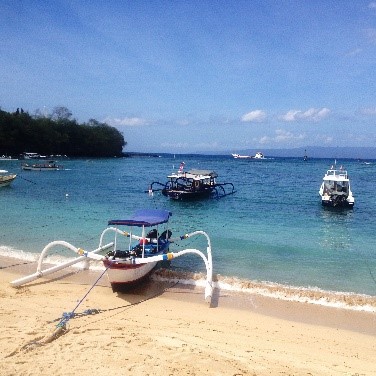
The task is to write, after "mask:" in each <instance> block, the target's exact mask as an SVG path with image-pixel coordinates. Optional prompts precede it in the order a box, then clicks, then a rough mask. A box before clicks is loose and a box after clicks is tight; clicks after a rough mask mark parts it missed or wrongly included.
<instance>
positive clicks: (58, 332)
mask: <svg viewBox="0 0 376 376" xmlns="http://www.w3.org/2000/svg"><path fill="white" fill-rule="evenodd" d="M106 271H107V268H106V269H105V270H104V271H103V273H102V274H101V275H100V276H99V278H98V279H97V280H96V281H95V282H94V284H93V285H92V286H91V287H90V289H89V290H88V291H87V293H86V294H85V295H84V297H83V298H82V299H81V300H80V301H79V302H78V303H77V305H76V307H74V309H73V311H72V312H64V313H63V316H62V318H61V319H60V321H59V323H58V324H57V325H56V326H55V329H54V331H53V332H52V333H51V334H49V335H46V336H44V337H40V338H36V339H34V340H32V341H29V342H28V343H26V344H25V345H23V346H21V347H19V348H17V349H16V350H14V351H12V352H11V353H10V354H8V355H6V356H5V358H9V357H11V356H13V355H16V354H17V353H19V352H20V351H26V352H28V351H30V350H33V349H34V348H36V347H39V346H44V345H46V344H48V343H51V342H53V341H54V340H55V339H57V338H59V337H60V336H62V335H63V334H65V333H67V332H68V330H69V328H68V327H67V325H68V321H69V320H70V319H71V318H73V317H75V316H76V315H77V314H76V313H75V311H76V309H77V308H78V307H79V306H80V304H81V303H82V302H83V301H84V300H85V298H86V297H87V296H88V295H89V293H90V291H91V290H92V289H93V288H94V287H95V285H96V284H97V283H98V282H99V280H100V279H101V278H102V277H103V275H104V273H105V272H106ZM99 312H100V310H97V309H88V310H86V311H84V312H83V313H82V314H80V315H81V316H83V315H92V314H95V313H99Z"/></svg>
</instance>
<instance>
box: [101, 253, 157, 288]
mask: <svg viewBox="0 0 376 376" xmlns="http://www.w3.org/2000/svg"><path fill="white" fill-rule="evenodd" d="M103 264H104V266H105V267H106V268H108V269H107V277H108V280H109V282H110V284H111V287H112V290H113V291H122V290H127V289H129V288H131V287H133V286H135V285H136V284H138V283H139V282H141V281H142V280H144V279H146V278H148V277H149V276H150V273H151V272H152V271H153V269H154V268H155V267H156V266H157V264H158V262H150V263H147V264H132V263H125V262H122V261H116V260H109V259H105V260H103Z"/></svg>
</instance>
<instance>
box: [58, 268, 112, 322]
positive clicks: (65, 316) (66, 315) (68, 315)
mask: <svg viewBox="0 0 376 376" xmlns="http://www.w3.org/2000/svg"><path fill="white" fill-rule="evenodd" d="M107 269H108V268H106V269H105V270H104V271H103V272H102V273H101V275H100V276H99V277H98V279H97V280H96V281H95V282H94V284H93V285H92V286H91V287H90V289H89V290H88V291H87V292H86V294H85V295H84V296H83V298H82V299H81V300H80V301H79V302H78V303H77V305H76V306H75V307H74V309H73V311H71V312H64V313H63V317H62V318H61V320H60V322H59V323H58V324H57V325H56V327H57V328H65V327H66V325H67V323H68V321H69V320H70V319H71V318H72V317H74V316H75V311H76V309H77V308H78V307H79V306H80V304H81V303H82V302H83V301H84V300H85V298H86V297H87V296H88V295H89V293H90V291H91V290H92V289H93V288H94V287H95V285H96V284H97V283H98V282H99V280H100V279H101V278H102V277H103V275H104V273H105V272H106V271H107ZM90 313H92V312H90Z"/></svg>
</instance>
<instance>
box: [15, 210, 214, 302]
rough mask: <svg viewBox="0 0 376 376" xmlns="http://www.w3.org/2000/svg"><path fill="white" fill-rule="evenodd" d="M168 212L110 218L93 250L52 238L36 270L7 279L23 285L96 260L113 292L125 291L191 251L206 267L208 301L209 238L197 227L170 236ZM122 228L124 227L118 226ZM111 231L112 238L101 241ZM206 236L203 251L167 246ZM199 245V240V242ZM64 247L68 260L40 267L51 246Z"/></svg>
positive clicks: (210, 277)
mask: <svg viewBox="0 0 376 376" xmlns="http://www.w3.org/2000/svg"><path fill="white" fill-rule="evenodd" d="M171 215H172V213H171V212H170V211H168V210H164V209H139V210H137V211H135V212H134V214H133V215H131V216H129V217H127V218H125V219H111V220H109V221H108V227H107V228H105V229H104V230H103V232H102V233H101V236H100V240H99V246H98V247H97V248H96V249H94V250H93V251H85V250H83V249H82V248H80V247H76V246H74V245H72V244H70V243H68V242H65V241H62V240H56V241H53V242H50V243H49V244H47V245H46V246H45V247H44V249H43V250H42V252H41V254H40V256H39V260H38V265H37V270H36V272H35V273H33V274H31V275H28V276H26V277H22V278H19V279H17V280H15V281H12V282H11V285H12V286H13V287H18V286H21V285H24V284H25V283H28V282H31V281H34V280H35V279H37V278H41V277H43V276H45V275H49V274H51V273H54V272H56V271H59V270H63V269H65V268H67V267H69V266H71V265H74V264H76V263H78V262H82V261H85V262H90V261H100V262H102V263H103V265H104V267H105V272H106V273H107V276H108V279H109V282H110V284H111V287H112V290H113V291H115V292H116V291H128V290H129V289H131V288H132V287H134V286H136V285H138V284H139V283H140V282H141V281H142V280H144V279H145V278H147V277H148V276H149V275H150V273H152V271H153V270H154V268H155V267H156V266H157V265H158V263H160V262H162V261H170V260H172V259H174V258H177V257H181V256H185V255H188V254H195V255H197V256H199V257H201V258H202V260H203V261H204V263H205V267H206V285H205V300H206V301H208V302H210V301H211V297H212V292H213V286H212V284H213V282H212V281H213V266H212V253H211V241H210V238H209V236H208V235H207V233H206V232H204V231H201V230H198V231H193V232H190V233H185V234H183V235H180V236H178V237H175V238H173V237H172V232H171V230H170V229H169V220H170V217H171ZM123 227H126V230H123V229H122V228H123ZM110 234H112V235H113V238H112V240H110V241H109V242H105V238H108V236H109V235H110ZM193 237H204V238H205V239H206V243H207V245H206V248H205V251H201V250H199V249H196V248H191V247H190V248H187V249H181V250H177V251H174V252H172V251H171V250H170V247H171V245H172V244H174V245H176V243H177V242H179V244H180V242H181V241H183V240H185V239H189V238H193ZM200 244H202V241H200ZM56 247H60V248H61V247H64V248H65V249H68V250H70V251H72V252H74V253H75V254H76V257H75V258H74V259H73V260H68V261H66V262H64V263H61V264H59V265H55V266H52V267H49V268H48V267H47V268H46V267H43V261H44V260H45V258H46V256H47V254H48V253H49V251H50V250H51V249H52V248H56Z"/></svg>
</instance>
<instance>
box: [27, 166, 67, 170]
mask: <svg viewBox="0 0 376 376" xmlns="http://www.w3.org/2000/svg"><path fill="white" fill-rule="evenodd" d="M22 169H23V170H24V171H58V170H61V168H59V167H43V166H40V167H38V166H22Z"/></svg>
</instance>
